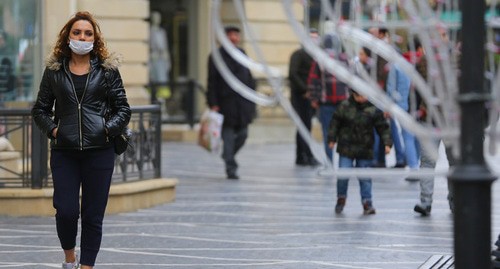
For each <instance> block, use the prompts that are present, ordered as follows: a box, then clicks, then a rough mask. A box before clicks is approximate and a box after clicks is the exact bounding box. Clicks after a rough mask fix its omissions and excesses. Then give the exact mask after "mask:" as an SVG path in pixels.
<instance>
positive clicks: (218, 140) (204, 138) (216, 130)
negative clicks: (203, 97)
mask: <svg viewBox="0 0 500 269" xmlns="http://www.w3.org/2000/svg"><path fill="white" fill-rule="evenodd" d="M223 122H224V115H222V114H220V113H218V112H216V111H213V110H210V109H207V110H205V112H203V115H202V116H201V119H200V132H199V134H198V145H200V146H201V147H203V148H204V149H206V150H207V151H209V152H211V153H219V152H220V149H221V147H222V137H221V132H222V123H223Z"/></svg>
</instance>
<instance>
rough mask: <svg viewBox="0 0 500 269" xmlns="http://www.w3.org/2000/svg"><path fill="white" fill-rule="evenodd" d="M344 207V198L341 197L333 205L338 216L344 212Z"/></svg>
mask: <svg viewBox="0 0 500 269" xmlns="http://www.w3.org/2000/svg"><path fill="white" fill-rule="evenodd" d="M344 206H345V197H341V198H338V199H337V204H336V205H335V213H336V214H340V213H342V211H344Z"/></svg>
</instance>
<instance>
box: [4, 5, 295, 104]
mask: <svg viewBox="0 0 500 269" xmlns="http://www.w3.org/2000/svg"><path fill="white" fill-rule="evenodd" d="M233 5H234V4H233V1H229V0H224V1H223V4H222V8H221V11H220V12H221V17H222V18H221V19H222V21H223V23H225V24H235V25H240V26H241V25H242V24H241V22H240V21H239V18H238V17H237V16H236V12H235V9H234V6H233ZM281 5H282V4H281V1H279V0H245V1H244V8H245V11H246V16H247V20H248V22H249V23H250V25H251V27H253V30H254V32H255V34H256V36H257V38H256V39H257V42H258V44H259V46H260V47H261V49H262V51H263V53H264V56H265V58H266V61H267V63H268V64H270V65H272V66H274V67H278V68H280V69H281V70H282V72H283V74H284V75H285V76H286V74H287V72H288V60H289V56H290V54H291V53H292V51H293V50H295V49H296V48H297V47H299V42H298V40H297V38H296V37H295V35H294V34H293V32H292V29H291V27H290V26H289V24H288V22H287V20H286V17H285V15H284V11H283V8H282V7H281ZM211 8H212V1H208V0H183V1H179V0H106V1H101V0H64V1H61V0H3V1H2V2H0V63H2V65H1V66H0V107H26V106H29V105H30V103H31V102H32V101H33V100H34V98H36V94H37V91H38V84H39V81H40V77H41V74H42V72H43V68H44V59H45V57H46V56H47V55H48V54H49V53H50V51H51V48H52V46H53V44H54V42H55V40H56V38H57V35H58V33H59V30H60V29H61V27H62V26H63V25H64V23H65V22H66V21H67V20H68V19H69V18H70V17H71V16H72V15H73V14H75V12H77V11H80V10H87V11H89V12H91V13H92V14H94V15H95V17H96V18H97V19H98V21H99V23H100V27H101V30H102V32H103V35H104V38H105V40H106V41H107V44H108V47H109V49H110V51H114V52H117V53H120V54H122V55H123V59H124V61H123V63H122V66H121V68H120V71H121V73H122V77H123V80H124V83H125V86H126V89H127V94H128V96H129V99H130V102H131V104H132V105H142V104H149V103H150V92H149V85H150V66H151V65H150V63H149V61H150V55H151V53H150V38H151V37H152V36H151V32H150V29H151V24H152V20H151V19H150V18H151V14H152V13H155V12H156V13H158V14H159V15H160V17H161V22H160V25H159V26H160V27H161V28H162V29H164V30H165V32H166V35H165V37H166V39H167V40H166V45H167V47H168V60H169V69H168V85H167V87H168V88H169V89H168V90H170V91H175V83H176V81H179V80H185V79H188V80H193V81H196V82H197V83H198V84H199V85H201V86H202V87H204V86H205V84H206V77H207V70H206V67H207V58H208V55H209V53H210V49H211V48H210V38H211V37H210V35H211V28H210V25H211V22H210V21H211V18H210V11H211ZM294 10H295V11H296V15H297V16H298V17H300V18H302V16H303V6H302V4H300V1H295V2H294ZM2 39H3V41H4V42H3V43H2ZM248 44H249V42H248V39H247V37H246V35H245V33H243V44H242V45H243V47H245V48H246V50H247V52H248V54H249V56H251V57H254V55H255V53H254V52H253V50H252V49H251V47H250V46H248ZM255 75H256V76H257V77H259V76H261V74H255ZM167 96H173V93H172V94H170V95H168V94H167ZM195 98H197V99H199V100H198V102H196V104H197V109H196V111H198V112H199V111H201V109H202V107H203V106H204V104H205V102H204V99H203V96H202V95H201V94H198V95H196V96H195Z"/></svg>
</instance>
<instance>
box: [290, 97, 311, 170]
mask: <svg viewBox="0 0 500 269" xmlns="http://www.w3.org/2000/svg"><path fill="white" fill-rule="evenodd" d="M291 99H292V106H293V108H294V109H295V111H296V112H297V114H298V115H299V117H300V119H301V120H302V122H303V123H304V125H305V127H306V128H307V130H309V132H310V131H311V125H312V123H311V122H312V117H313V116H314V109H313V108H312V107H311V102H310V101H309V99H307V98H305V97H304V96H302V95H299V94H295V93H292V98H291ZM295 143H296V151H295V156H296V157H295V158H296V159H295V161H296V162H309V161H310V160H311V159H313V158H314V157H313V155H312V152H311V149H310V148H309V145H308V144H307V142H306V141H305V140H304V139H303V138H302V136H301V135H300V133H299V132H298V131H297V133H296V134H295Z"/></svg>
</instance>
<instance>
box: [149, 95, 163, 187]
mask: <svg viewBox="0 0 500 269" xmlns="http://www.w3.org/2000/svg"><path fill="white" fill-rule="evenodd" d="M151 113H153V115H155V117H154V118H156V120H155V123H156V126H155V129H156V150H155V163H156V165H155V167H154V168H155V178H160V177H161V147H162V130H161V126H162V121H161V108H160V106H159V105H157V106H156V107H155V109H154V110H153V111H152V112H151Z"/></svg>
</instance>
